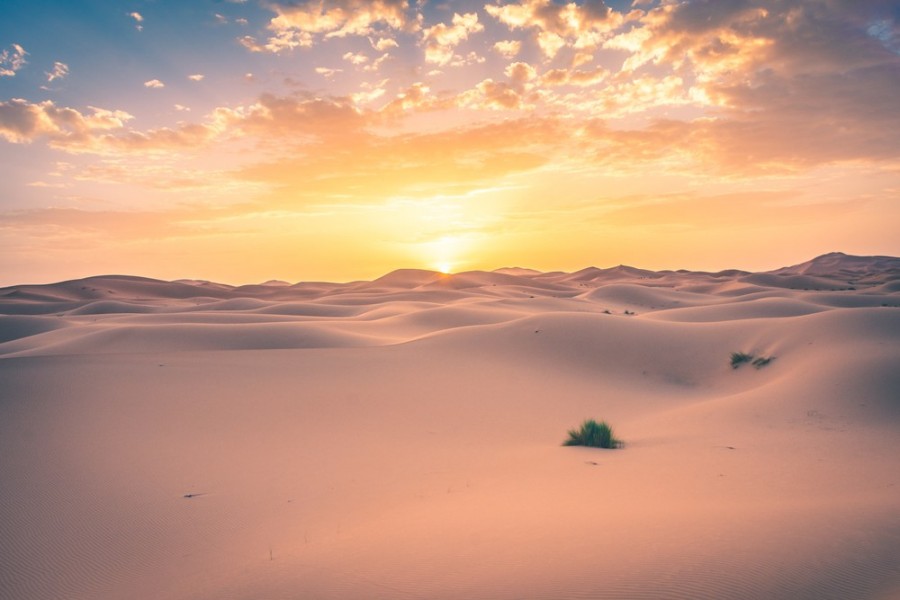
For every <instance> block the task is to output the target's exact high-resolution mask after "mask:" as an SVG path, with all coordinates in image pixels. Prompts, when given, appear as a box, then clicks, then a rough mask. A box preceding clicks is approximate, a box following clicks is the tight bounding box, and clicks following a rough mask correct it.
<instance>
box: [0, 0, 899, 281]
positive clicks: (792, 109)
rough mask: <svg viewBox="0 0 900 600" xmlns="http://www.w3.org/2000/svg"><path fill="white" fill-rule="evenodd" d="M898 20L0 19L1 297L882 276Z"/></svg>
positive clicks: (108, 15)
mask: <svg viewBox="0 0 900 600" xmlns="http://www.w3.org/2000/svg"><path fill="white" fill-rule="evenodd" d="M898 107H900V2H897V1H896V0H858V1H851V0H693V1H691V0H684V1H678V0H662V1H660V0H655V1H649V0H635V1H633V2H632V1H631V0H607V1H606V2H604V1H603V0H582V1H574V2H564V1H554V0H487V1H485V0H482V1H480V2H476V1H471V2H470V1H467V0H466V1H460V2H441V1H432V0H418V1H417V0H410V1H407V0H375V1H372V2H363V1H361V0H191V1H190V2H186V1H184V0H2V2H0V285H12V284H18V283H46V282H53V281H61V280H67V279H74V278H79V277H85V276H90V275H99V274H113V273H118V274H131V275H142V276H147V277H155V278H159V279H166V280H172V279H180V278H194V279H208V280H214V281H219V282H223V283H233V284H241V283H252V282H260V281H265V280H269V279H280V280H286V281H291V282H295V281H311V280H328V281H350V280H356V279H372V278H375V277H378V276H380V275H382V274H384V273H387V272H389V271H391V270H393V269H397V268H420V269H432V270H443V271H453V272H458V271H465V270H473V269H483V270H491V269H496V268H500V267H509V266H521V267H529V268H534V269H539V270H543V271H551V270H562V271H574V270H578V269H581V268H584V267H587V266H590V265H593V266H598V267H609V266H615V265H618V264H629V265H633V266H637V267H641V268H648V269H679V268H685V269H693V270H720V269H726V268H742V269H747V270H767V269H773V268H777V267H780V266H785V265H789V264H794V263H798V262H802V261H804V260H807V259H810V258H813V257H814V256H816V255H819V254H823V253H826V252H830V251H843V252H847V253H850V254H864V255H869V254H883V255H894V256H897V255H900V234H898V231H900V108H898Z"/></svg>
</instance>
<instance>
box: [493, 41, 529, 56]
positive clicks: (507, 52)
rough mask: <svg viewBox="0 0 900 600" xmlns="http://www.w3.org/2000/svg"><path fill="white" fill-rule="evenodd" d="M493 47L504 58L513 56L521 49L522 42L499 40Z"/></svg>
mask: <svg viewBox="0 0 900 600" xmlns="http://www.w3.org/2000/svg"><path fill="white" fill-rule="evenodd" d="M493 49H494V51H495V52H496V53H497V54H499V55H500V56H502V57H504V58H515V56H516V55H517V54H518V53H519V51H520V50H521V49H522V42H520V41H519V40H501V41H499V42H496V43H495V44H494V46H493Z"/></svg>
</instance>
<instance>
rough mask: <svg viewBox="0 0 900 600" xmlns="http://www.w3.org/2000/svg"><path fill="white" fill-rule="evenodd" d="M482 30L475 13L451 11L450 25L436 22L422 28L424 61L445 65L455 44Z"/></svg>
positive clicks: (482, 27) (451, 55) (450, 57)
mask: <svg viewBox="0 0 900 600" xmlns="http://www.w3.org/2000/svg"><path fill="white" fill-rule="evenodd" d="M480 31H484V25H482V24H481V23H479V22H478V14H477V13H466V14H463V15H461V14H459V13H453V20H452V21H451V23H450V25H447V24H445V23H438V24H436V25H433V26H431V27H428V28H425V29H423V30H422V45H423V46H424V47H425V61H426V62H430V63H434V64H438V65H446V64H447V63H449V62H450V61H452V60H453V57H454V51H455V49H456V46H458V45H459V43H460V42H462V41H463V40H466V39H468V37H469V34H471V33H478V32H480Z"/></svg>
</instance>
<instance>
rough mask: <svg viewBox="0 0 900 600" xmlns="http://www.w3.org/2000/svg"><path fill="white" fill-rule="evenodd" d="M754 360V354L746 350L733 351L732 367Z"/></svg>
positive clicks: (735, 367)
mask: <svg viewBox="0 0 900 600" xmlns="http://www.w3.org/2000/svg"><path fill="white" fill-rule="evenodd" d="M752 360H753V355H752V354H747V353H746V352H732V353H731V368H732V369H737V368H738V367H740V366H741V365H742V364H744V363H748V362H750V361H752Z"/></svg>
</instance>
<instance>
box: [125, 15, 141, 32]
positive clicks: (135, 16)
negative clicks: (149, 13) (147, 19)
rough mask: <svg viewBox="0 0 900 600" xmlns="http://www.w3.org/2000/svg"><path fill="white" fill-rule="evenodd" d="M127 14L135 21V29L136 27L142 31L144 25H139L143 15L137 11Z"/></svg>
mask: <svg viewBox="0 0 900 600" xmlns="http://www.w3.org/2000/svg"><path fill="white" fill-rule="evenodd" d="M128 16H129V17H131V18H132V19H134V21H135V23H137V24H136V25H135V26H134V28H135V29H137V30H138V31H143V30H144V26H143V25H141V23H143V22H144V17H143V15H141V13H139V12H131V13H128Z"/></svg>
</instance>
